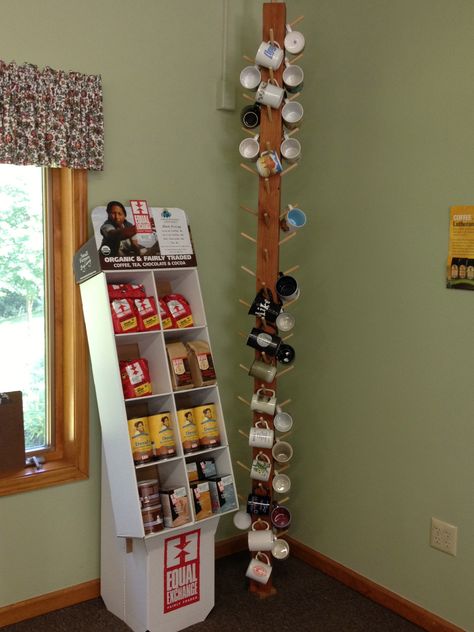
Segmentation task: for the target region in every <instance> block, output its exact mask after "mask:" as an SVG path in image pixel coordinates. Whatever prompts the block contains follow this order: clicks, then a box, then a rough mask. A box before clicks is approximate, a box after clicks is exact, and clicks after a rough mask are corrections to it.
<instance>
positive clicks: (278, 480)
mask: <svg viewBox="0 0 474 632" xmlns="http://www.w3.org/2000/svg"><path fill="white" fill-rule="evenodd" d="M272 487H273V489H274V490H275V491H276V492H277V494H286V493H288V492H289V491H290V489H291V479H290V477H289V476H287V475H286V474H279V473H278V472H275V476H274V477H273V480H272Z"/></svg>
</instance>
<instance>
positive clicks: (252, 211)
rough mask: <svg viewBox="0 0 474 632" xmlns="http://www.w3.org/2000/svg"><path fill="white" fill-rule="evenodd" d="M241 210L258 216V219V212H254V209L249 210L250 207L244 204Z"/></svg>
mask: <svg viewBox="0 0 474 632" xmlns="http://www.w3.org/2000/svg"><path fill="white" fill-rule="evenodd" d="M240 208H241V209H242V210H243V211H246V212H247V213H250V214H251V215H256V216H257V217H258V212H257V211H254V210H253V208H249V207H248V206H244V205H243V204H241V205H240Z"/></svg>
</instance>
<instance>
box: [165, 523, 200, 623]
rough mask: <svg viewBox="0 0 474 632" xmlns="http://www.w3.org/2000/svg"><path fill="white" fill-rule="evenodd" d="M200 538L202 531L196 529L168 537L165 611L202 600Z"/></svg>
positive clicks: (166, 541) (166, 546) (166, 542)
mask: <svg viewBox="0 0 474 632" xmlns="http://www.w3.org/2000/svg"><path fill="white" fill-rule="evenodd" d="M200 538H201V532H200V530H199V529H196V530H195V531H188V532H187V533H183V534H181V535H178V536H175V537H171V538H167V539H166V540H165V543H164V558H165V559H164V571H163V572H164V578H163V579H164V581H163V586H164V607H163V612H164V613H165V614H166V613H167V612H172V611H173V610H177V609H178V608H183V607H185V606H189V605H190V604H192V603H195V602H197V601H199V600H200V548H201V544H200Z"/></svg>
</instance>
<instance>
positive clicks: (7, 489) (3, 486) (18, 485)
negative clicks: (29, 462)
mask: <svg viewBox="0 0 474 632" xmlns="http://www.w3.org/2000/svg"><path fill="white" fill-rule="evenodd" d="M87 478H88V475H87V470H86V471H82V470H81V469H80V468H79V467H77V466H76V465H74V464H73V463H69V462H67V461H64V460H58V461H49V462H47V463H44V464H43V465H42V466H41V469H40V470H37V469H36V467H34V466H31V467H25V469H24V470H19V471H18V472H15V473H13V474H10V475H8V476H5V477H3V478H0V496H7V495H10V494H20V493H21V492H28V491H33V490H35V489H40V488H43V487H51V486H53V485H60V484H64V483H73V482H75V481H81V480H84V479H87Z"/></svg>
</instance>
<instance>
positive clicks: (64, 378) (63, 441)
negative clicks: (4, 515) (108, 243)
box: [0, 168, 89, 496]
mask: <svg viewBox="0 0 474 632" xmlns="http://www.w3.org/2000/svg"><path fill="white" fill-rule="evenodd" d="M46 178H47V211H46V212H47V215H49V217H48V219H49V220H50V224H49V226H50V229H49V231H48V232H49V247H50V248H52V257H51V258H50V262H51V263H50V265H51V266H52V269H51V270H50V271H49V277H50V278H51V279H53V282H54V289H53V303H52V308H53V312H54V314H53V318H52V323H53V327H54V330H53V334H54V340H53V345H52V347H53V349H52V351H51V353H52V355H53V367H52V371H53V376H54V377H53V380H54V398H53V400H52V401H51V404H52V406H51V410H52V412H53V415H54V430H53V433H54V437H53V441H52V443H53V448H52V450H50V451H47V450H46V451H43V452H41V455H42V456H44V457H45V459H46V462H45V463H44V464H43V465H42V466H41V468H40V469H36V467H34V466H32V467H25V468H24V469H23V470H20V471H18V472H15V473H14V474H11V475H9V476H5V477H1V478H0V496H5V495H8V494H17V493H20V492H27V491H33V490H35V489H41V488H44V487H50V486H52V485H59V484H63V483H68V482H73V481H79V480H84V479H86V478H88V476H89V369H88V367H89V356H88V350H87V339H86V333H85V327H84V322H83V318H82V308H81V299H80V293H79V288H78V286H77V284H76V282H75V279H74V273H73V267H72V261H73V255H74V253H75V252H76V251H77V249H78V248H79V247H80V246H82V244H83V243H84V242H85V241H86V240H87V171H85V170H82V169H65V168H60V169H48V170H47V173H46ZM33 454H34V453H33Z"/></svg>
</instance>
